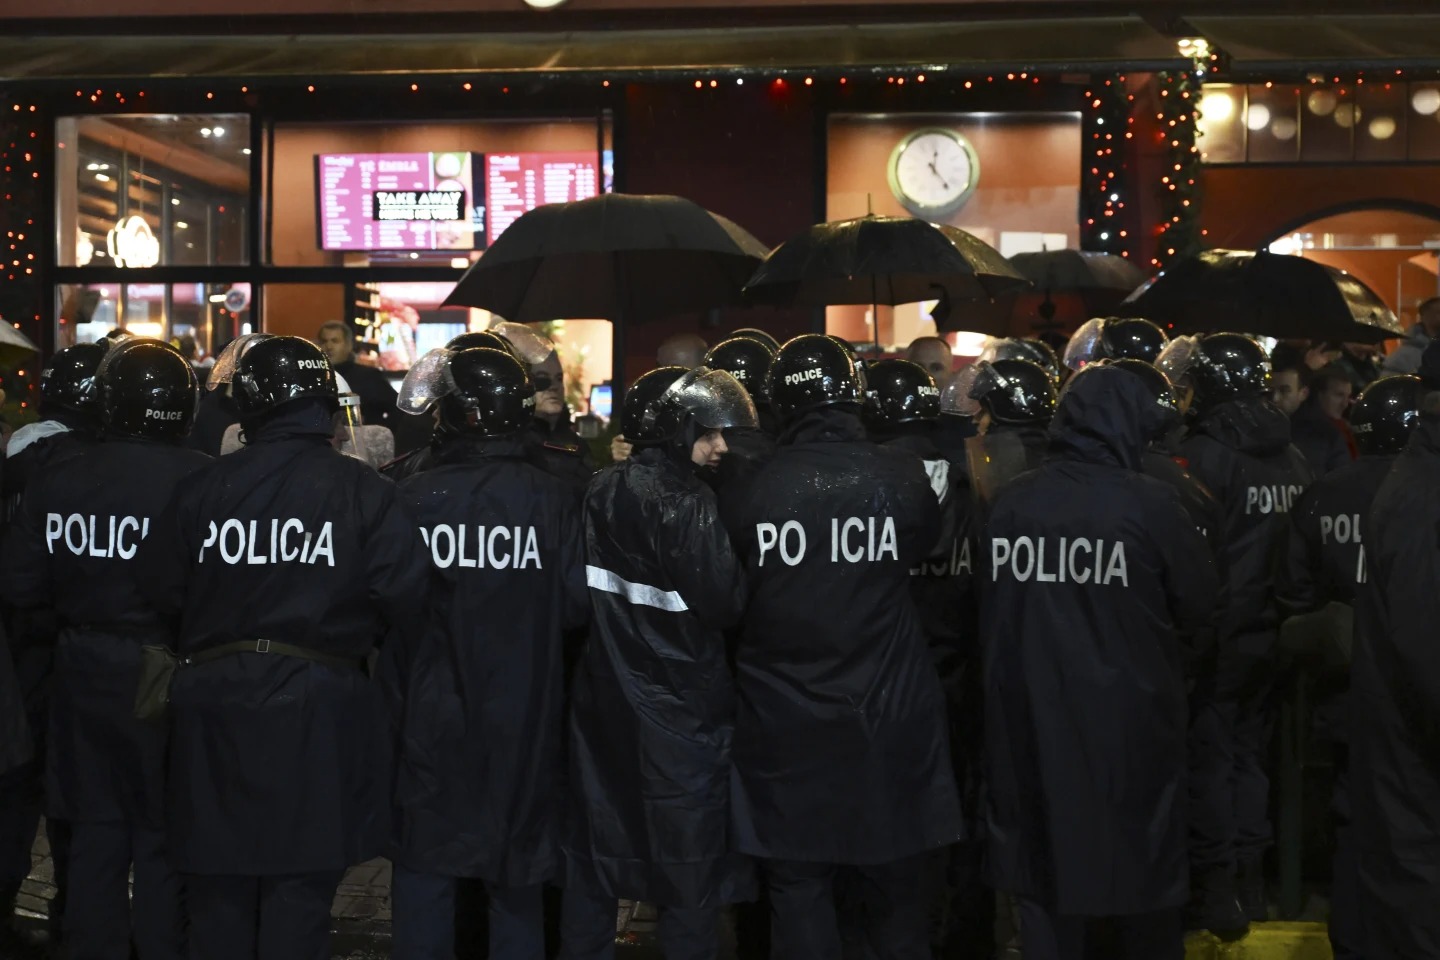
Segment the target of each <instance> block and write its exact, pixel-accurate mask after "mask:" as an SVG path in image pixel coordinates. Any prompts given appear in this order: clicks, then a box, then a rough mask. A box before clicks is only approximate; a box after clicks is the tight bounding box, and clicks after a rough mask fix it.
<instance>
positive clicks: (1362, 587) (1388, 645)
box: [1350, 341, 1440, 960]
mask: <svg viewBox="0 0 1440 960" xmlns="http://www.w3.org/2000/svg"><path fill="white" fill-rule="evenodd" d="M1420 379H1421V381H1422V383H1423V384H1424V387H1425V390H1426V393H1425V396H1424V397H1423V399H1422V401H1421V408H1420V409H1421V415H1420V423H1419V425H1418V426H1417V427H1416V428H1415V430H1414V432H1413V433H1412V434H1411V435H1410V439H1409V441H1408V442H1407V444H1406V446H1405V450H1404V451H1403V452H1402V453H1401V454H1400V455H1399V457H1397V458H1396V460H1395V466H1394V469H1392V470H1391V471H1390V474H1389V476H1387V477H1386V478H1385V481H1384V482H1383V483H1382V484H1381V485H1380V490H1379V492H1378V493H1377V494H1376V495H1375V500H1374V503H1373V504H1372V505H1371V507H1370V510H1369V512H1368V513H1366V514H1364V524H1365V531H1364V532H1365V539H1364V546H1365V565H1366V573H1367V576H1366V578H1365V580H1364V581H1363V582H1361V583H1360V584H1359V585H1358V589H1359V596H1358V603H1357V610H1356V614H1357V616H1356V630H1355V649H1354V665H1353V666H1352V668H1351V673H1350V679H1351V697H1352V698H1353V700H1354V704H1353V709H1352V712H1351V716H1352V720H1353V723H1354V728H1353V733H1352V751H1353V753H1352V758H1353V761H1354V767H1355V776H1354V778H1353V779H1352V781H1351V782H1352V784H1353V786H1354V804H1355V841H1356V852H1357V855H1358V856H1357V859H1358V861H1359V881H1360V916H1361V917H1362V918H1363V922H1364V937H1365V942H1364V947H1363V955H1364V956H1365V957H1366V958H1367V960H1402V958H1407V960H1408V958H1411V957H1431V956H1435V955H1437V953H1440V773H1437V771H1436V767H1435V757H1436V756H1437V753H1440V663H1437V656H1436V655H1437V649H1440V648H1437V646H1436V644H1435V624H1436V623H1437V622H1440V592H1437V591H1436V589H1435V584H1436V583H1437V582H1440V545H1437V543H1436V539H1435V531H1436V529H1437V528H1440V507H1437V503H1436V498H1435V490H1436V489H1437V488H1440V341H1434V342H1432V343H1431V345H1430V346H1429V347H1427V348H1426V349H1425V353H1424V354H1423V355H1422V357H1421V361H1420Z"/></svg>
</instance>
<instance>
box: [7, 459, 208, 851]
mask: <svg viewBox="0 0 1440 960" xmlns="http://www.w3.org/2000/svg"><path fill="white" fill-rule="evenodd" d="M209 462H210V458H209V457H207V456H205V455H204V454H202V453H198V452H196V451H194V450H187V449H185V448H184V447H180V446H171V445H168V444H159V443H152V442H148V441H143V440H130V439H114V440H107V441H106V442H104V443H100V444H93V445H90V446H88V447H87V449H86V450H85V452H83V453H81V454H80V455H78V456H75V457H72V458H70V459H68V460H66V461H65V462H63V463H60V464H57V465H54V466H52V467H51V468H50V469H49V470H47V472H46V474H45V479H44V482H43V483H36V484H32V485H31V488H30V489H29V490H28V491H27V492H26V494H25V496H24V498H23V500H22V502H21V506H20V512H19V513H18V515H17V516H16V518H15V521H14V523H13V524H12V525H11V527H10V529H9V531H8V532H7V533H6V536H5V545H4V552H3V555H0V564H3V566H4V569H5V576H4V578H0V596H3V597H4V599H5V602H6V603H7V604H10V605H12V606H14V607H16V608H19V609H40V610H53V611H54V614H55V616H56V618H57V621H58V627H59V642H58V644H57V646H56V649H55V667H54V675H53V678H52V682H51V693H50V711H49V721H48V743H49V749H48V750H47V751H46V778H45V780H46V786H45V804H46V813H47V814H48V815H49V816H53V817H58V818H60V819H62V820H78V821H82V822H89V823H96V822H107V821H112V822H113V821H119V822H123V821H137V822H142V823H145V824H148V825H150V826H152V827H159V826H160V825H161V824H162V823H163V812H164V797H163V793H162V791H163V786H164V772H165V771H164V758H165V730H164V728H163V727H161V726H157V725H154V724H146V723H142V722H140V721H137V720H136V719H135V718H134V707H135V690H136V686H137V683H138V680H139V675H140V647H141V645H142V644H145V643H165V642H166V641H167V639H168V637H167V633H166V629H165V626H164V625H163V624H162V623H161V621H160V619H159V618H158V617H157V616H156V615H155V613H154V611H153V610H151V609H150V608H149V606H148V605H147V603H146V602H145V599H144V597H143V596H142V594H141V590H140V585H141V583H143V582H144V581H145V580H147V579H148V578H149V576H150V571H148V570H147V569H146V568H145V566H144V564H143V563H142V562H141V561H140V559H139V556H140V547H141V544H142V542H143V540H144V539H145V537H146V536H148V534H149V533H150V532H151V530H152V529H153V528H154V526H155V525H156V524H157V523H158V521H159V518H160V515H161V514H162V512H163V511H164V509H165V507H166V505H167V504H169V502H170V500H171V497H172V496H173V495H174V493H175V491H176V490H177V488H179V487H181V486H183V484H184V483H185V482H186V478H187V477H189V476H190V475H191V474H193V473H194V472H195V471H196V470H198V469H200V468H202V467H204V466H205V465H206V464H208V463H209ZM77 586H82V588H81V589H76V588H77Z"/></svg>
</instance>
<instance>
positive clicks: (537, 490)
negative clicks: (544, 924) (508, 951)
mask: <svg viewBox="0 0 1440 960" xmlns="http://www.w3.org/2000/svg"><path fill="white" fill-rule="evenodd" d="M401 500H402V501H403V502H404V503H405V504H406V505H407V506H408V507H409V509H410V513H411V514H412V515H413V516H414V518H415V521H416V522H417V523H418V524H419V525H420V528H421V530H422V531H424V534H423V535H424V537H425V539H426V541H427V542H428V543H429V546H430V557H431V561H432V563H433V564H434V565H435V567H436V575H437V578H438V581H437V583H436V586H435V589H434V590H433V591H432V599H431V604H432V608H433V609H434V611H435V613H436V615H435V617H434V618H433V619H432V621H431V625H430V629H429V631H428V633H427V635H426V637H425V638H424V640H423V641H422V642H421V643H420V644H419V645H418V646H417V648H416V649H415V651H414V653H413V655H412V656H411V657H410V658H409V661H408V663H407V668H406V674H407V677H408V681H407V687H406V693H405V709H404V721H403V728H402V730H403V740H402V747H401V754H400V763H399V768H398V771H397V792H396V800H397V808H398V809H397V813H398V817H399V832H398V837H397V844H396V846H397V847H398V850H397V852H396V853H395V855H394V857H393V859H396V860H397V861H399V862H400V863H403V864H404V865H405V866H407V867H409V868H410V869H412V870H418V871H422V872H426V873H435V874H441V875H444V876H455V877H480V878H483V879H485V880H487V881H489V882H491V883H494V884H498V885H500V886H510V887H519V886H529V885H531V884H536V883H540V882H541V881H544V880H549V879H551V877H552V876H553V874H554V872H555V869H556V866H557V864H558V848H559V835H558V830H559V818H560V814H561V812H562V805H561V801H562V797H561V796H560V786H559V784H560V775H561V772H562V760H561V733H562V724H563V718H564V709H563V708H564V690H563V677H562V669H561V666H562V665H561V635H562V632H563V631H564V630H566V629H571V628H574V627H578V626H580V625H582V624H583V623H584V622H585V619H586V618H587V616H588V615H589V612H590V606H589V596H588V594H587V591H586V588H585V563H584V557H583V547H582V543H581V538H580V509H579V506H578V505H577V504H576V503H575V498H574V496H573V494H572V492H571V491H570V490H568V489H567V488H566V487H565V486H564V485H563V484H562V483H561V482H560V481H558V480H556V479H555V478H554V477H551V476H549V475H547V474H545V473H543V472H541V471H540V470H538V469H536V468H535V467H534V466H532V465H530V464H529V463H527V462H526V461H525V454H524V451H523V449H522V448H521V441H519V440H518V439H506V440H481V439H450V440H447V441H446V442H445V443H444V444H442V445H440V446H439V447H438V448H437V449H436V451H435V464H434V466H433V467H432V468H431V469H429V470H427V471H425V472H424V473H423V474H420V475H419V476H417V477H414V478H412V479H410V480H408V481H406V482H405V483H404V484H403V485H402V486H401Z"/></svg>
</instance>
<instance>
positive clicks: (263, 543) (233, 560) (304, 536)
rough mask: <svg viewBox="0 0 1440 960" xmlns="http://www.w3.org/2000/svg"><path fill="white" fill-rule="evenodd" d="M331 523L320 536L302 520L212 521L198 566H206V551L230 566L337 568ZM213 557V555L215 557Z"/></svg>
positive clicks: (326, 523)
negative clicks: (308, 528)
mask: <svg viewBox="0 0 1440 960" xmlns="http://www.w3.org/2000/svg"><path fill="white" fill-rule="evenodd" d="M334 526H335V525H334V524H333V523H331V522H330V521H329V520H327V521H325V525H324V526H323V527H321V528H320V532H319V534H318V535H317V534H312V533H311V532H310V531H309V530H306V529H305V524H304V522H303V521H301V520H297V519H295V518H294V517H291V518H290V519H289V520H284V521H281V520H277V519H273V518H272V519H271V520H270V521H269V523H266V521H264V520H251V521H249V522H248V523H247V522H245V521H242V520H234V519H231V520H226V521H225V522H224V523H221V524H216V523H215V521H214V520H211V521H210V528H209V531H208V532H207V533H206V535H205V542H204V543H202V544H201V545H200V557H199V559H198V561H197V562H198V563H204V562H205V551H206V550H209V549H210V548H211V547H215V548H217V551H218V553H219V555H220V559H221V560H223V561H225V562H226V563H230V564H241V563H246V564H261V563H304V564H309V565H314V564H316V563H319V562H320V561H321V560H322V559H323V560H324V561H325V565H326V566H328V567H333V566H335V530H334ZM212 557H213V554H212Z"/></svg>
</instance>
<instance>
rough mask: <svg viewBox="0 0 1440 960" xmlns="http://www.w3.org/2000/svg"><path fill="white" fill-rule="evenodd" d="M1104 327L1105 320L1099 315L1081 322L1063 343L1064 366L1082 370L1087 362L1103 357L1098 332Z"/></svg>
mask: <svg viewBox="0 0 1440 960" xmlns="http://www.w3.org/2000/svg"><path fill="white" fill-rule="evenodd" d="M1104 329H1105V321H1104V320H1102V319H1100V318H1099V317H1096V318H1095V319H1093V320H1086V321H1085V322H1084V323H1082V324H1081V325H1080V329H1079V330H1076V331H1075V335H1074V336H1072V337H1071V338H1070V342H1069V343H1067V344H1066V345H1065V366H1067V367H1069V368H1070V369H1071V370H1082V369H1084V367H1085V365H1086V364H1087V363H1094V362H1095V361H1096V360H1103V359H1105V353H1104V350H1103V349H1102V347H1101V344H1100V332H1101V331H1102V330H1104Z"/></svg>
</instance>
